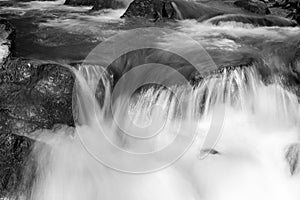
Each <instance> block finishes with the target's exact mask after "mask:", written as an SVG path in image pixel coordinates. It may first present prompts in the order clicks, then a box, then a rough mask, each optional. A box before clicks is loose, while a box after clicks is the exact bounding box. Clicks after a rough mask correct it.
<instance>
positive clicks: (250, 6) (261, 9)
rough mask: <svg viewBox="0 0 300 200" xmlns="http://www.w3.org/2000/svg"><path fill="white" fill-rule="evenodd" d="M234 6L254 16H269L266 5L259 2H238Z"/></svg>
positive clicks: (255, 0) (244, 0)
mask: <svg viewBox="0 0 300 200" xmlns="http://www.w3.org/2000/svg"><path fill="white" fill-rule="evenodd" d="M234 5H236V6H238V7H240V8H243V9H245V10H247V11H250V12H253V13H256V14H263V15H267V14H270V10H269V8H268V6H267V4H266V3H264V2H262V1H259V0H238V1H236V2H234Z"/></svg>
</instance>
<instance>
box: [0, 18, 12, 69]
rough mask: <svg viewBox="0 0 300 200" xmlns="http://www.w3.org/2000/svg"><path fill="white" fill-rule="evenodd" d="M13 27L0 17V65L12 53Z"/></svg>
mask: <svg viewBox="0 0 300 200" xmlns="http://www.w3.org/2000/svg"><path fill="white" fill-rule="evenodd" d="M14 39H15V29H14V28H13V26H12V25H11V24H10V23H9V22H8V21H6V20H5V19H1V18H0V65H2V64H3V63H5V62H6V60H7V59H8V58H9V57H10V56H11V55H12V48H13V45H14Z"/></svg>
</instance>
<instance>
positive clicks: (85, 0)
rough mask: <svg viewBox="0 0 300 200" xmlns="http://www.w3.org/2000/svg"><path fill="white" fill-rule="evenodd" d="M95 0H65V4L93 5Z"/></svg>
mask: <svg viewBox="0 0 300 200" xmlns="http://www.w3.org/2000/svg"><path fill="white" fill-rule="evenodd" d="M94 3H95V0H66V1H65V5H68V6H93V5H94Z"/></svg>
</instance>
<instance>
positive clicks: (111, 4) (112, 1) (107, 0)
mask: <svg viewBox="0 0 300 200" xmlns="http://www.w3.org/2000/svg"><path fill="white" fill-rule="evenodd" d="M124 7H125V5H124V3H122V2H121V1H117V0H95V2H94V6H93V8H92V10H101V9H107V8H112V9H118V8H124Z"/></svg>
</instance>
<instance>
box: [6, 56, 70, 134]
mask: <svg viewBox="0 0 300 200" xmlns="http://www.w3.org/2000/svg"><path fill="white" fill-rule="evenodd" d="M73 83H74V78H73V75H72V73H71V72H70V71H69V70H68V69H67V68H66V67H63V66H60V65H58V64H44V63H39V62H33V61H29V60H26V59H21V58H19V59H10V60H8V61H7V63H6V64H5V65H3V66H2V67H1V68H0V93H1V97H0V120H1V123H0V124H1V125H0V132H1V133H14V134H19V135H23V134H26V133H30V132H32V131H34V130H36V129H42V128H51V127H52V126H53V125H54V124H68V125H73V118H72V90H73Z"/></svg>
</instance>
